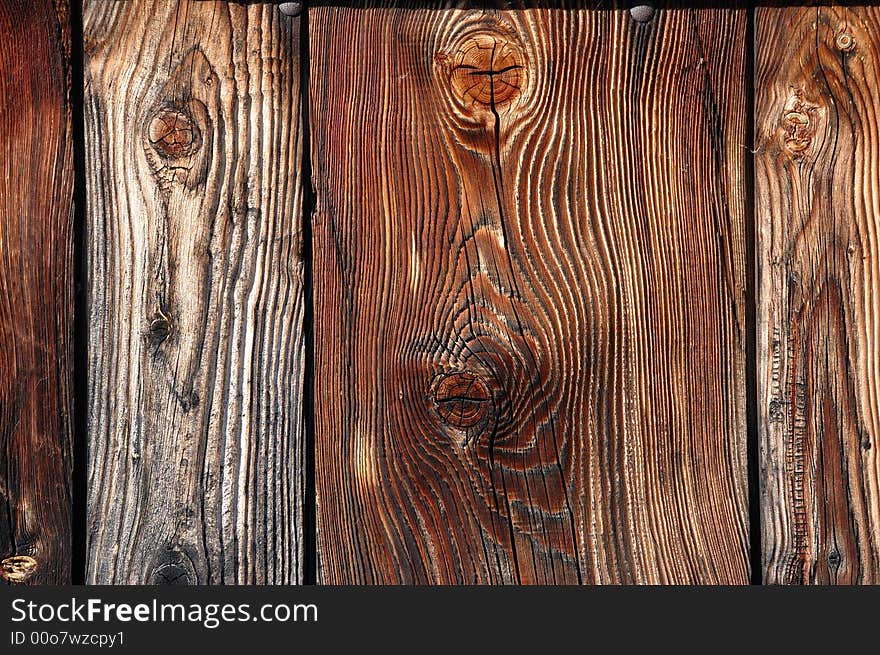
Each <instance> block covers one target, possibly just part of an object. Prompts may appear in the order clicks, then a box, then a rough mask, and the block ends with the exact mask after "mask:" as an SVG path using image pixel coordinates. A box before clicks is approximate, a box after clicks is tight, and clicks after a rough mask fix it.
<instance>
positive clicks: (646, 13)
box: [629, 5, 654, 23]
mask: <svg viewBox="0 0 880 655" xmlns="http://www.w3.org/2000/svg"><path fill="white" fill-rule="evenodd" d="M629 15H630V16H632V19H633V20H634V21H636V22H637V23H647V22H649V21H651V19H653V18H654V7H652V6H651V5H635V6H634V7H630V10H629Z"/></svg>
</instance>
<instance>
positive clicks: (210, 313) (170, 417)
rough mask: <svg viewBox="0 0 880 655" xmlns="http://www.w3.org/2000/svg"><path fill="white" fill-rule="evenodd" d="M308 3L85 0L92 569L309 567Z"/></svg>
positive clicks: (262, 579)
mask: <svg viewBox="0 0 880 655" xmlns="http://www.w3.org/2000/svg"><path fill="white" fill-rule="evenodd" d="M298 20H299V19H292V18H290V17H285V16H282V15H281V14H280V13H279V11H278V8H277V7H275V6H273V5H272V4H268V3H267V4H246V5H245V4H237V3H232V2H228V3H227V2H191V1H188V0H180V1H179V2H178V1H177V0H155V1H150V2H147V1H139V2H105V1H104V0H87V1H86V2H85V5H84V23H85V48H86V70H85V75H86V80H85V86H86V93H85V96H86V106H85V115H86V148H87V161H88V198H89V212H88V222H89V242H90V261H89V294H90V295H89V322H90V329H91V339H90V351H89V366H90V372H91V379H90V387H89V399H90V416H89V420H90V427H91V436H90V453H89V466H90V473H89V501H88V505H89V517H88V521H89V549H88V550H89V552H88V559H89V561H88V580H89V581H90V582H103V583H152V582H156V583H172V584H175V583H196V582H198V583H227V584H229V583H292V582H298V581H300V580H301V579H302V575H303V557H302V549H303V537H302V534H301V531H302V507H303V494H304V482H303V481H304V477H303V457H304V451H303V441H302V428H301V423H302V413H301V391H302V371H303V342H302V329H301V328H302V315H303V303H302V293H301V289H302V287H301V284H302V262H301V252H300V251H301V247H300V236H301V235H300V225H301V222H300V221H301V215H300V213H301V193H300V179H299V174H298V170H299V164H300V158H301V152H302V144H301V138H302V130H301V125H300V120H299V104H298V103H299V83H300V82H299V32H298V30H299V23H298Z"/></svg>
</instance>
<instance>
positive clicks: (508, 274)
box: [309, 6, 749, 583]
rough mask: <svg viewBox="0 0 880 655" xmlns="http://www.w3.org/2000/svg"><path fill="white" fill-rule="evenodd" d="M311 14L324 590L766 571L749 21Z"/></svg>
mask: <svg viewBox="0 0 880 655" xmlns="http://www.w3.org/2000/svg"><path fill="white" fill-rule="evenodd" d="M309 20H310V30H309V31H310V45H311V55H310V61H311V89H310V97H311V104H310V121H311V125H312V137H311V139H312V141H311V143H312V162H313V167H314V176H313V177H314V180H313V182H314V185H315V188H316V203H317V205H316V209H315V213H314V216H313V230H314V264H315V273H314V275H315V317H316V319H315V322H316V363H315V370H316V371H317V376H316V400H315V402H316V408H315V409H316V486H317V503H318V516H317V518H318V555H319V571H318V575H319V579H320V580H322V581H323V582H327V583H377V582H382V583H399V582H451V583H470V582H477V583H516V582H522V583H539V582H540V583H577V582H584V583H612V582H624V583H625V582H677V583H686V582H704V583H716V582H726V583H745V582H747V581H748V575H749V571H748V569H749V564H748V517H747V498H748V496H747V489H746V487H747V484H746V454H745V428H744V413H745V387H744V379H745V376H744V352H745V334H746V326H745V320H746V298H745V296H746V281H745V279H746V274H745V270H746V267H745V252H746V249H747V247H746V244H747V241H746V235H745V233H744V225H745V218H744V217H745V209H744V207H745V199H746V189H745V186H744V183H743V171H744V170H745V168H744V163H745V159H744V157H745V145H744V144H745V139H746V134H747V129H746V118H745V117H746V93H745V79H746V78H745V48H743V43H744V42H745V37H746V12H745V10H744V9H733V10H719V9H687V8H679V9H670V10H663V11H659V12H658V13H657V15H656V17H655V18H654V20H653V21H652V22H648V23H637V22H635V21H633V19H632V18H631V16H630V14H629V12H628V11H627V10H626V9H622V8H616V9H601V10H596V9H566V10H547V9H529V10H518V11H493V12H480V11H459V10H431V9H419V8H413V7H396V8H374V9H366V10H364V9H354V8H342V7H326V6H321V7H315V8H314V9H312V10H310V19H309Z"/></svg>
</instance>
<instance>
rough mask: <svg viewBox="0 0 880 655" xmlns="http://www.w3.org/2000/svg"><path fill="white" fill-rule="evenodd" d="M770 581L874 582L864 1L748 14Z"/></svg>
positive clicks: (877, 454)
mask: <svg viewBox="0 0 880 655" xmlns="http://www.w3.org/2000/svg"><path fill="white" fill-rule="evenodd" d="M756 27H757V35H756V36H757V73H756V97H757V107H756V136H757V147H758V156H757V169H756V172H757V185H756V191H757V200H758V203H757V205H758V213H757V222H758V252H759V263H760V278H759V284H760V288H759V298H760V305H759V328H758V335H759V367H760V368H759V384H760V397H761V402H762V406H761V430H762V451H761V455H762V466H761V469H762V471H763V477H762V496H761V502H762V526H763V539H762V541H763V551H764V556H763V557H764V563H765V579H766V581H767V582H770V583H805V584H829V583H832V584H847V583H874V584H876V583H878V582H880V481H878V470H880V443H878V439H880V358H878V354H877V352H878V347H880V330H878V325H880V266H878V265H880V251H878V231H880V230H878V226H880V224H878V220H880V218H878V217H880V210H878V208H880V204H878V203H880V191H878V171H880V129H878V119H877V107H880V86H878V82H880V57H878V53H880V8H877V7H856V6H853V7H851V8H843V7H834V6H825V7H788V8H781V7H773V8H769V7H766V8H760V9H759V10H758V11H757V14H756Z"/></svg>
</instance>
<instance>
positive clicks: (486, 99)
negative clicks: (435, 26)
mask: <svg viewBox="0 0 880 655" xmlns="http://www.w3.org/2000/svg"><path fill="white" fill-rule="evenodd" d="M449 64H450V77H451V82H452V89H453V91H454V92H455V93H456V95H458V97H459V98H461V99H462V100H464V101H465V102H469V103H475V104H479V105H485V106H487V107H490V108H492V109H497V108H498V107H500V106H503V105H506V104H508V103H510V102H511V101H513V100H514V99H516V97H517V96H518V95H519V93H520V91H521V89H522V86H523V82H524V60H523V55H522V51H521V50H520V48H519V47H518V46H517V45H516V44H515V43H514V42H512V41H511V40H510V39H509V38H507V37H505V36H504V35H502V34H494V33H478V34H472V35H470V36H468V37H467V38H466V39H465V40H464V41H463V42H462V43H461V44H460V45H459V46H458V47H457V49H456V50H455V52H454V54H453V55H452V58H451V61H450V62H449Z"/></svg>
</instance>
